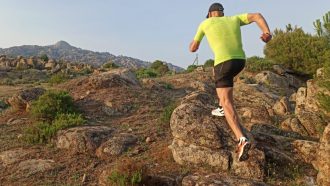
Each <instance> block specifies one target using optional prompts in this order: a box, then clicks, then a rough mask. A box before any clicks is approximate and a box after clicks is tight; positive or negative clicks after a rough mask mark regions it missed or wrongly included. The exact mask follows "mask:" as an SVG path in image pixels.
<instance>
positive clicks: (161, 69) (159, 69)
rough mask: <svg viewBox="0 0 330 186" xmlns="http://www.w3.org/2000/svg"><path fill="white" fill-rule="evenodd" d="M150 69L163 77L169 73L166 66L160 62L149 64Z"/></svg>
mask: <svg viewBox="0 0 330 186" xmlns="http://www.w3.org/2000/svg"><path fill="white" fill-rule="evenodd" d="M150 68H151V69H153V70H154V71H155V72H156V73H157V74H158V75H160V76H163V75H165V74H166V73H167V72H169V71H170V70H169V68H168V66H167V64H166V63H165V62H163V61H160V60H156V61H154V62H153V63H152V64H151V66H150Z"/></svg>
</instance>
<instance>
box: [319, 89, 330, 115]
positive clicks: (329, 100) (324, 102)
mask: <svg viewBox="0 0 330 186" xmlns="http://www.w3.org/2000/svg"><path fill="white" fill-rule="evenodd" d="M317 99H318V101H319V103H320V106H321V108H323V109H324V110H325V111H326V112H330V96H328V95H325V94H323V93H319V94H318V95H317Z"/></svg>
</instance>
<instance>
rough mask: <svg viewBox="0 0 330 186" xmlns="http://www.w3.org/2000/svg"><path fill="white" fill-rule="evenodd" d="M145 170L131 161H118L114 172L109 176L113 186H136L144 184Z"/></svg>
mask: <svg viewBox="0 0 330 186" xmlns="http://www.w3.org/2000/svg"><path fill="white" fill-rule="evenodd" d="M144 176H145V170H144V168H143V166H142V165H141V164H140V163H138V162H135V161H133V160H131V159H126V160H121V161H118V162H117V164H116V166H115V168H114V169H113V171H111V173H110V175H109V176H108V181H109V182H110V184H111V185H116V186H127V185H130V186H134V185H140V184H141V183H142V182H143V178H144Z"/></svg>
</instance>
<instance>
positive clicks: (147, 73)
mask: <svg viewBox="0 0 330 186" xmlns="http://www.w3.org/2000/svg"><path fill="white" fill-rule="evenodd" d="M135 73H136V76H137V78H139V79H142V78H155V77H157V76H158V74H157V72H156V71H155V70H153V69H150V68H141V69H139V70H137V71H136V72H135Z"/></svg>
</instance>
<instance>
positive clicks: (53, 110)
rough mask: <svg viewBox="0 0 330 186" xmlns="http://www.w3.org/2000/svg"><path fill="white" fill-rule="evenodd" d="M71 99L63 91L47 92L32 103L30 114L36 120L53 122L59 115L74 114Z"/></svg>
mask: <svg viewBox="0 0 330 186" xmlns="http://www.w3.org/2000/svg"><path fill="white" fill-rule="evenodd" d="M74 112H75V109H74V105H73V99H72V97H71V96H70V95H69V94H68V93H67V92H64V91H47V92H46V93H45V94H43V95H42V96H40V97H39V98H38V100H36V101H34V102H33V103H32V107H31V114H32V115H33V116H34V117H35V118H38V119H44V120H48V121H49V120H54V119H55V118H56V116H57V115H59V114H69V113H74Z"/></svg>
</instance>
